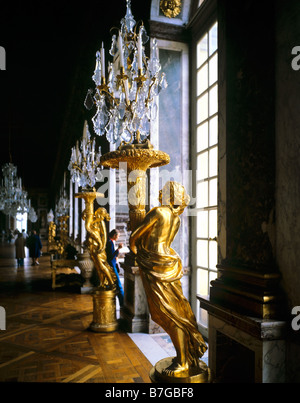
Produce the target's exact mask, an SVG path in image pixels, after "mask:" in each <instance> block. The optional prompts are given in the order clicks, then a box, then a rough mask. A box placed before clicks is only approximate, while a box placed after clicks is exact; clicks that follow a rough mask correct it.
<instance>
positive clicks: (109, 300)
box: [89, 288, 118, 333]
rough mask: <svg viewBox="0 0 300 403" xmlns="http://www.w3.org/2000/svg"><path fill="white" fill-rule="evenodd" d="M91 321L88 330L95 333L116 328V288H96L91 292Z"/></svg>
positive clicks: (111, 330) (108, 331) (106, 331)
mask: <svg viewBox="0 0 300 403" xmlns="http://www.w3.org/2000/svg"><path fill="white" fill-rule="evenodd" d="M92 296H93V305H94V311H93V322H92V323H91V324H90V327H89V330H91V331H93V332H97V333H110V332H114V331H115V330H117V328H118V322H117V316H116V290H115V289H113V290H101V289H99V288H98V289H96V290H95V291H94V292H93V294H92Z"/></svg>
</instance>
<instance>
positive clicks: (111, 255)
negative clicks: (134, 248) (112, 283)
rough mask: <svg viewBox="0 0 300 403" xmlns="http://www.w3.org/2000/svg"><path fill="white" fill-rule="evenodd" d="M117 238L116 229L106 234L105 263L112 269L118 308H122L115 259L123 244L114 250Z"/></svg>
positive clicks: (121, 296)
mask: <svg viewBox="0 0 300 403" xmlns="http://www.w3.org/2000/svg"><path fill="white" fill-rule="evenodd" d="M118 238H119V231H118V230H116V229H113V230H112V231H110V233H109V234H108V240H107V243H106V258H107V263H108V264H109V265H110V266H111V267H112V268H113V269H114V272H115V274H116V276H117V288H118V299H119V304H120V307H122V306H123V303H124V290H123V287H122V284H121V281H120V277H119V267H118V262H117V258H118V255H119V250H120V249H121V248H123V244H122V243H120V244H119V245H118V247H117V248H115V242H116V241H117V240H118Z"/></svg>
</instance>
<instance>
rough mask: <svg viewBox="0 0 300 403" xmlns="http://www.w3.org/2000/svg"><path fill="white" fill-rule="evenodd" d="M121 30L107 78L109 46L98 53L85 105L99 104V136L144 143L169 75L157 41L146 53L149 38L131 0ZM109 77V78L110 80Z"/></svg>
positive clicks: (95, 119) (96, 120)
mask: <svg viewBox="0 0 300 403" xmlns="http://www.w3.org/2000/svg"><path fill="white" fill-rule="evenodd" d="M126 2H127V10H126V15H125V17H124V18H123V19H122V20H121V29H120V30H119V32H118V36H117V34H114V35H113V36H112V43H111V48H110V50H109V53H110V55H111V56H113V57H114V60H113V62H109V64H108V71H107V77H106V70H105V49H104V46H103V43H102V47H101V49H100V51H98V52H97V53H96V67H95V71H94V75H93V77H92V78H93V81H94V82H95V85H96V88H95V90H94V91H93V90H91V89H90V90H88V93H87V96H86V99H85V106H86V108H87V109H91V108H92V107H93V105H94V104H96V114H95V116H94V117H93V118H92V122H93V125H94V131H95V133H96V134H97V135H99V136H102V135H104V134H106V138H107V140H108V141H109V142H110V143H114V144H116V146H119V145H124V144H131V143H134V144H140V143H142V142H143V141H145V140H146V139H147V137H148V135H149V131H150V121H151V120H153V119H155V118H156V115H157V104H156V102H155V97H156V96H157V95H158V94H159V92H160V91H161V90H162V89H164V88H166V87H167V81H166V77H165V74H164V73H163V72H161V65H160V62H159V57H158V48H157V42H156V40H155V39H153V40H152V41H151V57H150V58H149V59H148V58H147V57H146V56H145V52H144V45H145V43H147V41H148V40H149V37H148V35H147V32H146V29H145V27H144V25H143V23H141V25H140V26H139V27H138V26H137V25H136V22H135V20H134V17H133V15H132V12H131V1H130V0H127V1H126ZM106 78H107V79H106Z"/></svg>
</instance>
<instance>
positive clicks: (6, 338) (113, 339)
mask: <svg viewBox="0 0 300 403" xmlns="http://www.w3.org/2000/svg"><path fill="white" fill-rule="evenodd" d="M13 256H14V245H7V244H2V245H0V306H2V307H4V308H5V311H6V329H5V330H0V382H55V383H150V379H149V371H150V369H151V367H152V365H151V363H150V362H149V361H148V359H147V358H146V357H145V356H144V355H143V354H142V352H141V351H140V350H139V348H138V347H137V346H136V345H135V343H134V342H133V341H132V340H131V338H130V337H129V336H128V335H127V333H125V332H123V331H122V330H118V331H116V332H113V333H93V332H91V331H89V330H88V326H89V324H90V323H91V321H92V310H93V306H92V297H91V296H90V295H85V294H80V293H79V292H78V290H77V289H74V288H72V289H71V288H69V289H66V288H59V289H56V290H55V291H53V290H52V289H51V271H50V258H49V256H42V257H41V259H40V266H31V264H30V259H29V258H25V266H24V268H17V265H16V260H15V259H14V258H13Z"/></svg>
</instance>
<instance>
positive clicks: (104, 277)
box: [82, 205, 116, 288]
mask: <svg viewBox="0 0 300 403" xmlns="http://www.w3.org/2000/svg"><path fill="white" fill-rule="evenodd" d="M89 207H90V206H89V205H87V208H86V209H85V210H84V211H83V213H82V218H83V220H85V228H86V230H87V232H88V237H87V243H88V249H89V252H90V256H91V259H92V260H93V262H94V265H95V268H96V270H97V273H98V276H99V279H100V287H101V288H113V287H114V286H115V283H116V275H115V273H114V271H113V269H112V268H111V267H110V265H109V264H108V263H107V260H106V252H105V247H106V241H107V233H106V227H105V222H104V220H105V219H106V220H110V216H109V214H108V213H107V211H106V210H105V208H103V207H100V208H98V209H97V210H96V211H95V214H91V212H90V211H89Z"/></svg>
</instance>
